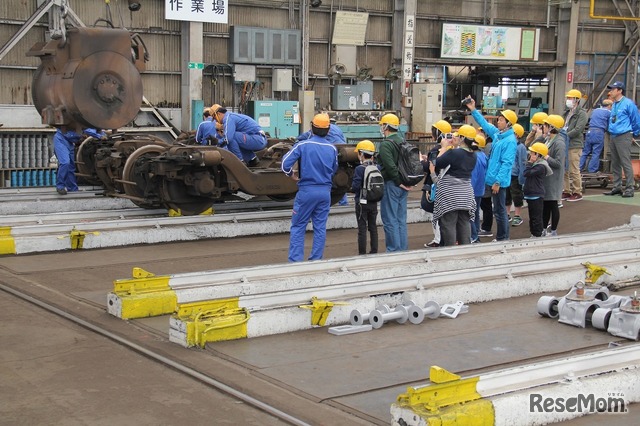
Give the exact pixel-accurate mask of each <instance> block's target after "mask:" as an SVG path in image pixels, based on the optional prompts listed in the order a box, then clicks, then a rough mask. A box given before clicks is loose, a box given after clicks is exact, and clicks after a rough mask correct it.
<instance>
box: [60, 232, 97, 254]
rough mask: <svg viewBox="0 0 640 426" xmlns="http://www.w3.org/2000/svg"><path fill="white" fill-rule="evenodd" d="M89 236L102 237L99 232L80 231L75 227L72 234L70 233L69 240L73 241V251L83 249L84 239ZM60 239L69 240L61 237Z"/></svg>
mask: <svg viewBox="0 0 640 426" xmlns="http://www.w3.org/2000/svg"><path fill="white" fill-rule="evenodd" d="M87 234H92V235H100V233H99V232H97V231H89V232H86V231H78V230H77V229H76V228H75V227H74V228H73V229H72V230H71V232H69V240H70V241H71V250H78V249H81V248H82V245H83V244H84V237H86V236H87ZM59 238H60V239H62V238H67V237H66V236H65V237H59Z"/></svg>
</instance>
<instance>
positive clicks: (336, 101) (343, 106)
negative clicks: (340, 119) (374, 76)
mask: <svg viewBox="0 0 640 426" xmlns="http://www.w3.org/2000/svg"><path fill="white" fill-rule="evenodd" d="M331 99H332V105H333V109H334V110H336V111H341V110H368V109H372V103H373V82H372V81H361V82H358V83H357V84H348V85H345V84H336V85H335V86H333V91H332V96H331Z"/></svg>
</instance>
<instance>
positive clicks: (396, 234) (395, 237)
mask: <svg viewBox="0 0 640 426" xmlns="http://www.w3.org/2000/svg"><path fill="white" fill-rule="evenodd" d="M407 196H408V191H405V190H404V189H402V188H400V187H399V186H398V185H396V184H395V183H394V182H393V181H391V180H388V181H385V183H384V196H383V197H382V201H380V217H381V218H382V225H383V226H382V227H383V229H384V242H385V245H386V246H387V252H392V251H401V250H408V249H409V239H408V237H407Z"/></svg>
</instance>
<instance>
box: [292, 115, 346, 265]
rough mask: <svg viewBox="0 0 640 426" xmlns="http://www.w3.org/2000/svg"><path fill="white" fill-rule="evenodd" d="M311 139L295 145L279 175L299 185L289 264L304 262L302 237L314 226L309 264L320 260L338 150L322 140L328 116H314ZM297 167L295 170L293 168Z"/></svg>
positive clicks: (293, 219)
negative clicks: (309, 226) (308, 227)
mask: <svg viewBox="0 0 640 426" xmlns="http://www.w3.org/2000/svg"><path fill="white" fill-rule="evenodd" d="M311 132H312V133H313V135H312V136H311V137H310V138H309V139H306V140H303V141H300V142H298V143H296V144H295V145H294V146H293V148H291V150H290V151H289V152H287V153H286V154H285V156H284V157H283V158H282V171H283V172H284V173H285V174H286V175H287V176H291V177H292V178H293V179H295V180H297V181H298V193H297V194H296V198H295V200H294V202H293V215H292V216H291V230H290V236H289V261H290V262H300V261H302V260H304V234H305V231H306V229H307V224H308V223H309V220H311V222H312V223H313V246H312V248H311V255H310V256H309V260H319V259H322V256H323V254H324V245H325V241H326V238H327V218H328V217H329V209H330V208H331V186H332V181H333V175H334V174H335V172H336V171H337V170H338V150H337V149H336V147H334V146H333V145H332V144H331V143H329V142H328V141H327V140H326V138H325V136H326V135H327V133H328V132H329V116H328V115H326V114H317V115H316V116H315V117H313V121H312V122H311ZM296 165H297V167H295V166H296Z"/></svg>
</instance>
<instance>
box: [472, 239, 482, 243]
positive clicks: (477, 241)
mask: <svg viewBox="0 0 640 426" xmlns="http://www.w3.org/2000/svg"><path fill="white" fill-rule="evenodd" d="M479 242H480V238H476V239H475V240H471V244H476V243H479Z"/></svg>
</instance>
